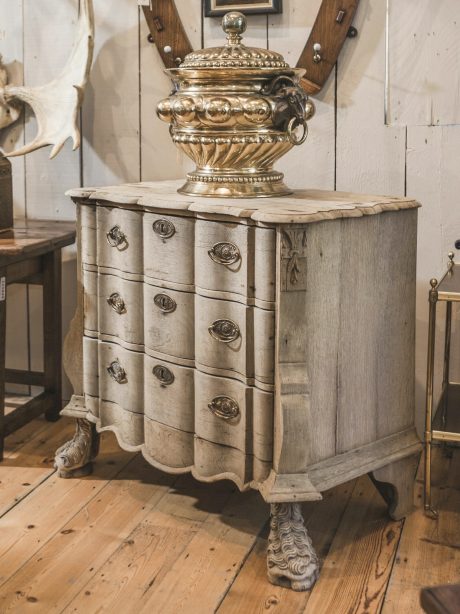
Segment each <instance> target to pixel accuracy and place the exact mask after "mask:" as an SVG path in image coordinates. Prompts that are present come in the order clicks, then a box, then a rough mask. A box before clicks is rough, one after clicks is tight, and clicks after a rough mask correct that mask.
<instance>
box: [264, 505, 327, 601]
mask: <svg viewBox="0 0 460 614" xmlns="http://www.w3.org/2000/svg"><path fill="white" fill-rule="evenodd" d="M270 508H271V509H270V511H271V519H270V535H269V537H268V552H267V572H268V579H269V580H270V582H271V583H272V584H278V585H279V586H284V587H287V588H292V589H293V590H295V591H307V590H309V589H310V588H311V587H312V586H313V585H314V583H315V582H316V580H317V578H318V573H319V564H318V557H317V556H316V552H315V550H314V549H313V545H312V543H311V539H310V537H309V535H308V533H307V529H306V528H305V525H304V520H303V517H302V509H301V506H300V503H272V504H271V506H270Z"/></svg>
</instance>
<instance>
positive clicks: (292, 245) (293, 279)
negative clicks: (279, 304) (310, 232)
mask: <svg viewBox="0 0 460 614" xmlns="http://www.w3.org/2000/svg"><path fill="white" fill-rule="evenodd" d="M281 260H282V273H281V275H282V277H281V287H282V289H283V290H306V287H307V231H306V230H305V229H304V228H283V229H282V230H281Z"/></svg>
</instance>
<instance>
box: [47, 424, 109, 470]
mask: <svg viewBox="0 0 460 614" xmlns="http://www.w3.org/2000/svg"><path fill="white" fill-rule="evenodd" d="M98 452H99V433H98V432H97V431H96V426H95V425H94V424H93V423H92V422H89V421H88V420H85V419H84V418H77V426H76V430H75V435H74V436H73V437H72V439H71V440H70V441H68V442H67V443H65V444H64V445H63V446H61V447H60V448H58V449H57V450H56V456H55V459H54V466H55V468H56V469H57V471H58V475H59V477H61V478H77V477H82V476H84V475H89V474H90V473H91V472H92V470H93V460H94V459H95V458H96V456H97V454H98Z"/></svg>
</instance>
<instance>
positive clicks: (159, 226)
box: [152, 219, 176, 239]
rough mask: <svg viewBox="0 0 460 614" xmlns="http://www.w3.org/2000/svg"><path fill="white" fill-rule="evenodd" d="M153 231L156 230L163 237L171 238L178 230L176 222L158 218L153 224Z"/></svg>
mask: <svg viewBox="0 0 460 614" xmlns="http://www.w3.org/2000/svg"><path fill="white" fill-rule="evenodd" d="M152 227H153V232H156V233H157V235H160V237H161V238H162V239H170V238H171V237H172V236H173V234H174V233H175V232H176V229H175V227H174V224H173V223H172V222H170V221H169V220H163V219H161V220H157V221H156V222H153V224H152Z"/></svg>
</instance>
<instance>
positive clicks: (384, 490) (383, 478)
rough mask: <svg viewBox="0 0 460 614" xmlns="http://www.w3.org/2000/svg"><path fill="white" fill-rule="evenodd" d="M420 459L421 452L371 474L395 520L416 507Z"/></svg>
mask: <svg viewBox="0 0 460 614" xmlns="http://www.w3.org/2000/svg"><path fill="white" fill-rule="evenodd" d="M419 459H420V453H417V454H414V455H412V456H408V457H407V458H403V459H401V460H398V461H395V462H393V463H391V464H390V465H386V466H385V467H382V468H381V469H376V470H375V471H373V472H372V473H370V474H369V476H370V478H371V480H372V481H373V482H374V485H375V487H376V488H377V490H378V491H379V493H380V494H381V495H382V497H383V499H384V500H385V502H386V503H387V505H388V513H389V515H390V517H391V518H393V520H400V519H401V518H404V517H405V516H407V515H408V514H410V512H411V511H412V509H413V507H414V483H415V474H416V472H417V466H418V462H419Z"/></svg>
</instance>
